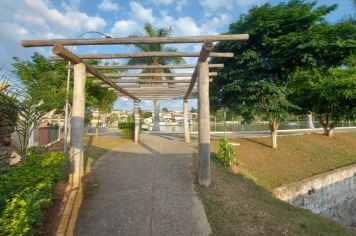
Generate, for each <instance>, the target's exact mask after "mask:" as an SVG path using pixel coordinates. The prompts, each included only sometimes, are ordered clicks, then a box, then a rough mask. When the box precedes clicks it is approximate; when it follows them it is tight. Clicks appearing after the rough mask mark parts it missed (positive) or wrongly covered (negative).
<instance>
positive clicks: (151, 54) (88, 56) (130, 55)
mask: <svg viewBox="0 0 356 236" xmlns="http://www.w3.org/2000/svg"><path fill="white" fill-rule="evenodd" d="M200 54H201V53H200V52H133V53H110V54H85V55H78V57H79V58H80V59H120V58H140V57H199V56H200ZM209 57H222V58H232V57H234V54H233V53H231V52H212V53H210V54H209ZM48 60H49V61H63V60H64V59H63V58H62V57H58V56H53V57H49V58H48Z"/></svg>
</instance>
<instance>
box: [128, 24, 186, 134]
mask: <svg viewBox="0 0 356 236" xmlns="http://www.w3.org/2000/svg"><path fill="white" fill-rule="evenodd" d="M144 31H145V33H144V34H143V35H142V34H136V35H132V36H131V37H150V38H151V37H168V36H170V35H171V34H172V29H171V28H160V29H155V28H154V27H153V26H152V25H151V24H149V23H146V24H145V25H144ZM134 47H135V48H136V49H137V50H139V51H142V52H150V51H154V52H176V51H177V49H176V48H173V47H168V46H166V45H164V44H135V45H134ZM184 62H185V61H184V59H183V58H181V57H142V58H131V59H130V60H129V61H128V64H129V65H168V64H182V63H184ZM162 71H163V72H165V73H170V72H171V70H170V69H145V70H142V72H150V73H159V72H162ZM151 79H157V77H151ZM166 79H172V77H168V78H166ZM158 102H159V101H158V100H155V104H158ZM157 112H159V109H157V110H155V114H154V117H158V114H157ZM155 126H157V127H159V123H157V120H156V119H155Z"/></svg>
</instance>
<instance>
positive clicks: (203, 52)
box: [184, 42, 213, 100]
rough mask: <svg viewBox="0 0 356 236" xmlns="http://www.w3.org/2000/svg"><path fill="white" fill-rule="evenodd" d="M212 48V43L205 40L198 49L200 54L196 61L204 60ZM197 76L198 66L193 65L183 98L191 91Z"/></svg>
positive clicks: (186, 97)
mask: <svg viewBox="0 0 356 236" xmlns="http://www.w3.org/2000/svg"><path fill="white" fill-rule="evenodd" d="M212 49H213V43H212V42H205V43H204V44H203V46H202V48H201V50H200V55H199V59H198V63H197V64H199V62H205V61H206V60H207V59H208V56H209V54H210V52H211V50H212ZM197 78H198V68H197V67H195V69H194V72H193V75H192V78H191V79H190V85H189V88H188V90H187V93H186V94H185V96H184V100H187V99H188V97H189V94H190V93H191V92H192V90H193V88H194V85H195V83H196V82H197Z"/></svg>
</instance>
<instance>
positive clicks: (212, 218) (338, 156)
mask: <svg viewBox="0 0 356 236" xmlns="http://www.w3.org/2000/svg"><path fill="white" fill-rule="evenodd" d="M230 141H232V142H236V143H240V146H236V151H237V155H238V161H239V165H238V166H235V167H234V168H232V169H230V168H224V167H221V165H220V164H219V163H218V162H217V161H216V158H214V156H215V155H216V154H215V153H216V151H217V146H218V141H217V140H215V141H212V161H211V174H212V183H211V186H210V187H208V188H206V187H202V186H200V185H199V184H196V187H195V189H196V191H197V192H198V195H199V196H200V198H201V200H202V202H203V204H204V208H205V212H206V214H207V217H208V220H209V223H210V225H211V227H212V232H213V235H356V231H355V230H352V229H349V228H348V227H346V226H343V225H341V224H338V223H336V222H333V221H331V220H329V219H327V218H324V217H322V216H319V215H315V214H313V213H312V212H310V211H308V210H305V209H300V208H297V207H294V206H292V205H289V204H287V203H285V202H282V201H280V200H278V199H276V198H274V197H273V196H272V194H271V191H272V190H273V189H274V188H276V187H278V186H281V185H284V184H288V183H291V182H294V181H297V180H300V179H304V178H306V177H309V176H312V175H315V174H319V173H322V172H325V171H329V170H332V169H335V168H338V167H341V166H345V165H348V164H352V163H355V162H356V132H354V133H352V132H349V133H336V135H335V137H334V138H332V139H330V138H328V137H325V136H322V135H318V134H308V135H298V136H287V137H279V138H278V149H277V150H273V149H272V148H270V147H269V144H270V139H269V138H251V139H247V138H236V139H231V140H230ZM194 160H195V161H194V164H195V165H196V158H195V159H194ZM236 173H237V174H236Z"/></svg>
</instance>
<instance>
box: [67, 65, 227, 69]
mask: <svg viewBox="0 0 356 236" xmlns="http://www.w3.org/2000/svg"><path fill="white" fill-rule="evenodd" d="M93 67H94V68H95V69H99V70H105V69H106V70H107V69H109V70H115V69H122V70H132V69H190V68H195V67H196V65H195V64H184V65H121V66H120V65H102V66H93ZM223 67H224V64H209V68H223ZM68 68H69V69H72V68H73V66H72V65H69V66H67V69H68Z"/></svg>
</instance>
